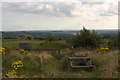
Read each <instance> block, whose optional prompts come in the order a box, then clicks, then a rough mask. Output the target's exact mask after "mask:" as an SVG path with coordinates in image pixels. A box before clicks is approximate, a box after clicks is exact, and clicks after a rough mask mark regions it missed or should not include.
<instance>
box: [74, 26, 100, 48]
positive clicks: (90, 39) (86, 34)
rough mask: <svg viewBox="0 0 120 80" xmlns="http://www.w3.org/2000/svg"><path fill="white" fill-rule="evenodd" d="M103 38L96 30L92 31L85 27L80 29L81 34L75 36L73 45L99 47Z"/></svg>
mask: <svg viewBox="0 0 120 80" xmlns="http://www.w3.org/2000/svg"><path fill="white" fill-rule="evenodd" d="M101 41H102V38H101V36H100V35H98V34H97V33H96V32H95V31H94V30H93V32H90V31H89V30H87V29H86V28H84V27H83V30H81V31H80V34H79V33H77V35H76V36H75V37H74V38H73V46H74V47H75V48H77V47H98V46H99V45H100V44H101Z"/></svg>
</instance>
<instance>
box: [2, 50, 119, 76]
mask: <svg viewBox="0 0 120 80" xmlns="http://www.w3.org/2000/svg"><path fill="white" fill-rule="evenodd" d="M67 51H68V52H70V51H72V50H67ZM62 52H63V53H62V54H56V53H54V54H56V55H54V54H51V53H50V52H47V51H45V52H39V51H38V52H35V51H31V52H28V53H29V54H31V56H25V55H21V54H19V53H18V52H17V51H14V50H13V51H11V53H10V54H9V55H6V56H5V58H3V74H4V75H3V76H5V75H6V74H7V73H8V71H9V70H10V66H11V63H12V62H13V61H17V60H21V61H23V63H24V66H23V68H21V69H20V70H19V71H18V75H24V77H42V78H49V77H52V78H56V77H57V78H62V77H65V78H117V77H118V72H117V69H118V63H117V61H118V57H117V56H118V51H117V50H112V51H109V52H108V53H96V52H95V51H94V50H93V51H88V50H83V51H80V50H78V51H77V53H80V54H81V53H84V54H87V55H88V56H89V57H90V58H91V60H92V62H93V63H94V65H95V67H94V68H93V69H88V70H84V69H77V70H75V69H71V68H70V63H69V60H68V58H67V57H68V56H70V54H68V53H67V52H66V50H64V51H62ZM71 53H72V52H71ZM74 53H76V52H74ZM74 53H73V54H74ZM60 55H62V57H60ZM37 57H39V58H41V57H43V58H42V62H41V67H40V66H39V64H40V62H39V61H38V60H37ZM59 57H60V58H59ZM51 74H52V75H51Z"/></svg>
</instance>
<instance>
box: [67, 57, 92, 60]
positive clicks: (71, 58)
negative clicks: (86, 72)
mask: <svg viewBox="0 0 120 80" xmlns="http://www.w3.org/2000/svg"><path fill="white" fill-rule="evenodd" d="M68 59H70V60H73V59H90V58H89V57H68Z"/></svg>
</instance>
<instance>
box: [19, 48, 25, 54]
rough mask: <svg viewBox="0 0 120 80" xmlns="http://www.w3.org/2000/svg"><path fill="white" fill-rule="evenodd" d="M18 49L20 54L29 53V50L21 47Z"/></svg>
mask: <svg viewBox="0 0 120 80" xmlns="http://www.w3.org/2000/svg"><path fill="white" fill-rule="evenodd" d="M18 51H19V52H20V54H26V53H27V51H25V50H24V49H19V50H18Z"/></svg>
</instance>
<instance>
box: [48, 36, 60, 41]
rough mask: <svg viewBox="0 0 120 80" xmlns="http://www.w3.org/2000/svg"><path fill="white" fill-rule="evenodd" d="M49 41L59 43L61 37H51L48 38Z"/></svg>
mask: <svg viewBox="0 0 120 80" xmlns="http://www.w3.org/2000/svg"><path fill="white" fill-rule="evenodd" d="M46 40H47V41H58V40H61V38H60V37H58V36H55V35H49V36H48V37H47V38H46Z"/></svg>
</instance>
